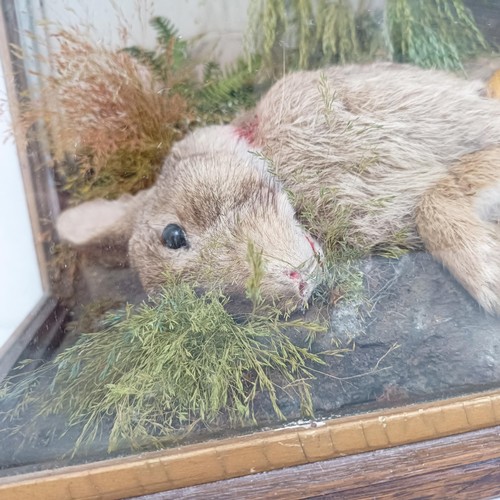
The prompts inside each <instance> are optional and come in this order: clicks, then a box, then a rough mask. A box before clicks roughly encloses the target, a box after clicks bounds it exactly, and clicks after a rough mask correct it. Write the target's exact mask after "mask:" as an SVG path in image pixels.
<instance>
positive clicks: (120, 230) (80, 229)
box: [56, 190, 150, 247]
mask: <svg viewBox="0 0 500 500" xmlns="http://www.w3.org/2000/svg"><path fill="white" fill-rule="evenodd" d="M149 192H150V190H145V191H141V192H139V193H138V194H136V195H135V196H132V195H130V194H126V195H123V196H121V197H120V198H118V199H117V200H113V201H108V200H103V199H97V200H92V201H87V202H85V203H82V204H81V205H78V206H76V207H73V208H70V209H68V210H65V211H64V212H62V213H61V215H60V216H59V218H58V220H57V225H56V226H57V231H58V233H59V237H60V238H61V240H63V241H67V242H69V243H71V244H73V245H75V246H77V247H83V246H89V245H91V246H92V245H99V246H102V245H113V246H116V245H120V246H122V245H126V244H127V243H128V240H129V239H130V236H131V235H132V230H133V227H134V223H135V219H136V216H137V214H138V213H139V212H140V210H141V208H142V206H143V204H144V202H145V200H146V198H147V196H148V195H149Z"/></svg>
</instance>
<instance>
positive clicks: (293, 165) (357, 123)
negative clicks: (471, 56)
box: [66, 64, 500, 313]
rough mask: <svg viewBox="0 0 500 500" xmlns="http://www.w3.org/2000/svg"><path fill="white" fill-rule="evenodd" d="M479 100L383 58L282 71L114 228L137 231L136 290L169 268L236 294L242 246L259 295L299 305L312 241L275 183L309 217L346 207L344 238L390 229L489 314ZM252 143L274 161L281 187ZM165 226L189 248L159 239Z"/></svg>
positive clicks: (494, 266)
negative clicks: (180, 231) (260, 263)
mask: <svg viewBox="0 0 500 500" xmlns="http://www.w3.org/2000/svg"><path fill="white" fill-rule="evenodd" d="M486 94H487V92H486V86H485V84H484V83H482V82H479V81H473V82H467V81H464V80H462V79H460V78H458V77H455V76H452V75H448V74H446V73H443V72H438V71H429V70H422V69H418V68H414V67H409V66H398V65H393V64H375V65H368V66H346V67H335V68H330V69H326V70H323V71H316V72H301V73H295V74H291V75H289V76H287V77H285V78H283V79H282V80H280V81H279V82H277V83H276V84H275V85H274V86H273V87H272V88H271V89H270V91H269V92H268V93H267V95H266V96H264V98H263V99H262V100H261V101H260V103H259V104H258V105H257V107H256V110H255V112H254V113H252V114H251V115H248V116H247V117H245V118H244V119H242V120H240V121H239V122H238V123H237V124H235V125H236V126H227V127H208V128H206V129H200V130H198V131H195V132H194V133H193V134H192V135H191V136H189V137H187V138H186V139H185V140H183V141H181V142H180V143H179V144H178V145H177V146H176V147H175V149H174V151H173V153H172V155H171V156H170V157H169V159H167V162H166V164H165V167H164V169H163V173H162V176H161V178H160V179H159V181H158V182H157V185H156V186H155V187H153V188H152V189H151V190H150V193H149V194H148V196H147V197H146V201H145V203H144V205H143V206H142V209H141V210H140V211H136V210H135V209H134V210H133V211H130V213H129V215H128V217H127V220H126V221H124V223H123V226H127V227H130V226H131V224H133V225H134V227H133V230H132V237H131V239H130V245H129V251H130V257H131V260H132V263H133V264H134V266H136V267H137V268H138V270H139V272H140V274H141V278H142V280H143V283H144V284H145V286H146V287H154V286H156V285H157V284H158V283H159V282H161V279H162V271H163V270H164V269H165V267H167V268H170V269H171V270H173V271H175V272H178V273H180V274H181V275H183V276H185V277H187V278H189V279H191V280H194V281H197V282H207V281H209V282H210V281H212V280H215V281H220V282H222V283H223V284H226V285H227V287H228V289H230V290H233V289H239V290H241V289H242V287H243V286H244V284H245V282H246V280H247V279H248V277H249V275H250V270H249V265H248V262H247V259H248V256H247V249H248V241H252V242H253V243H254V244H255V246H256V248H257V249H258V250H260V251H262V252H263V257H264V262H265V265H266V275H265V279H264V282H263V289H264V291H265V293H266V295H269V296H278V297H279V298H280V299H281V298H283V297H284V298H286V300H288V302H290V300H291V301H292V302H293V301H294V300H295V302H297V301H298V298H299V296H300V300H305V299H306V298H307V297H308V296H309V294H310V291H311V290H312V289H313V288H314V284H315V276H316V275H317V272H318V270H319V266H318V256H319V254H320V249H319V247H318V245H317V244H316V243H314V242H313V241H312V239H311V237H310V236H309V235H308V234H307V233H305V232H304V230H303V229H301V228H300V226H299V224H298V223H297V221H296V220H295V218H294V214H293V209H292V207H291V206H290V204H289V202H288V199H287V196H286V195H285V192H284V190H283V186H284V188H285V189H286V190H287V191H290V192H292V193H293V195H294V198H295V199H301V200H306V201H307V202H308V203H309V205H310V206H313V207H315V210H316V213H317V214H318V215H319V214H324V213H334V210H333V209H334V208H335V207H337V206H340V207H345V208H346V209H348V210H349V213H350V215H351V221H350V222H351V227H352V229H351V232H350V235H349V237H348V238H349V239H350V242H351V243H354V244H359V245H362V246H363V247H367V248H368V247H375V246H380V245H384V244H386V243H388V242H390V241H391V240H392V239H393V238H394V235H396V234H404V235H405V238H404V240H405V241H404V244H405V245H406V246H407V247H409V248H417V247H419V246H421V245H422V243H424V244H425V246H426V248H427V249H428V250H429V251H430V252H431V253H432V254H433V255H434V256H435V257H436V258H437V259H439V260H440V261H441V262H443V264H444V265H445V266H447V267H448V268H449V269H450V271H451V272H452V273H453V274H454V275H455V277H456V278H457V279H458V280H459V281H460V282H461V283H462V284H463V285H464V287H465V288H466V289H467V290H468V291H469V292H470V293H471V295H472V296H473V297H475V298H476V300H477V301H478V302H479V303H480V304H481V305H482V306H483V307H484V308H485V309H486V310H488V311H490V312H495V313H500V239H499V234H500V231H499V229H498V224H497V222H498V217H499V214H500V210H499V208H500V207H499V205H500V203H499V200H500V103H499V102H497V101H493V100H491V99H488V98H487V96H486ZM245 139H250V140H251V142H252V143H251V144H248V143H246V141H245ZM249 150H250V151H252V150H253V151H255V150H259V151H261V153H262V154H263V155H264V156H265V157H266V158H268V159H269V160H270V161H271V163H272V169H273V173H275V174H276V176H277V178H278V179H279V182H278V181H277V180H276V179H273V178H272V176H271V175H270V174H269V173H268V172H267V171H266V165H265V163H264V162H263V161H262V160H260V159H259V158H258V157H256V156H255V155H254V154H252V153H251V152H249ZM280 182H281V183H282V184H283V186H282V185H281V184H280ZM325 192H326V193H328V194H329V196H324V195H325ZM79 208H80V207H77V209H75V210H78V209H79ZM83 211H84V209H81V208H80V213H82V212H83ZM173 222H175V223H179V224H180V225H182V226H183V227H184V229H185V230H186V234H187V236H188V239H189V242H190V247H189V249H185V248H183V249H179V250H169V249H166V248H165V247H163V246H162V245H161V243H160V234H161V231H162V229H163V228H164V227H165V226H166V225H167V224H169V223H173ZM126 232H127V230H125V229H124V234H125V233H126ZM103 234H104V233H103ZM315 236H317V237H318V238H319V239H320V240H321V239H322V237H323V236H324V235H323V234H318V235H315ZM66 237H67V235H66ZM69 239H71V238H69ZM294 270H298V271H299V272H300V275H299V277H298V278H297V275H296V274H293V271H294ZM305 288H306V290H305V291H304V289H305ZM299 292H300V293H299Z"/></svg>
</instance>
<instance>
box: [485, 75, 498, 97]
mask: <svg viewBox="0 0 500 500" xmlns="http://www.w3.org/2000/svg"><path fill="white" fill-rule="evenodd" d="M488 97H492V98H493V99H500V69H497V70H496V71H495V72H494V73H493V74H492V75H491V77H490V79H489V80H488Z"/></svg>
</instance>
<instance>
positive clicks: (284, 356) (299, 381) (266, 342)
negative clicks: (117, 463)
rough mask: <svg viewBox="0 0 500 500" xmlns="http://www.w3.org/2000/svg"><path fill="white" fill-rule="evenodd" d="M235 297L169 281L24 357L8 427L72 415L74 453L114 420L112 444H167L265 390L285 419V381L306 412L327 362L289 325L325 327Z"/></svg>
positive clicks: (233, 417) (3, 394) (14, 381)
mask: <svg viewBox="0 0 500 500" xmlns="http://www.w3.org/2000/svg"><path fill="white" fill-rule="evenodd" d="M257 260H258V257H257ZM256 266H257V267H258V262H256ZM227 301H228V299H227V298H226V297H225V296H223V295H222V294H221V293H219V292H218V291H208V292H206V293H204V294H203V295H198V294H197V293H196V292H195V290H194V288H193V287H191V286H189V285H187V284H183V283H177V282H174V281H173V280H170V281H168V282H167V284H166V285H165V286H164V287H163V288H162V289H161V290H160V292H159V293H158V294H157V295H155V296H154V297H151V298H150V299H149V302H147V303H143V304H141V305H140V306H138V307H137V308H133V307H132V306H127V307H126V308H125V309H123V310H119V311H116V312H112V313H109V314H108V315H107V317H106V319H105V320H104V323H103V326H102V329H101V330H100V331H98V332H95V333H85V334H82V335H81V336H80V338H79V340H78V341H77V342H76V344H75V345H74V346H72V347H70V348H68V349H66V350H65V351H63V352H61V353H60V354H59V355H58V356H57V357H56V358H55V359H54V360H52V361H49V362H47V363H45V364H43V365H42V366H40V367H38V368H35V369H34V371H32V372H30V373H28V374H26V373H24V371H25V370H24V369H25V368H26V367H27V366H29V365H30V364H31V361H30V360H26V361H24V362H23V363H21V364H20V365H19V366H18V368H17V370H21V371H20V373H16V374H14V375H11V376H10V377H8V378H7V379H6V380H5V381H4V382H3V383H2V385H1V386H0V398H1V399H2V400H3V401H4V403H6V404H9V405H10V407H11V408H12V409H10V410H8V411H6V412H4V413H3V414H2V415H1V417H2V419H3V421H4V422H10V425H8V426H7V432H9V429H10V430H11V431H12V429H14V431H16V430H17V432H19V433H21V435H24V436H25V439H27V440H29V439H30V436H33V433H30V431H29V429H27V428H26V426H29V425H30V424H29V423H24V424H23V425H21V427H16V425H18V424H17V421H18V419H19V418H20V417H21V416H22V415H23V413H24V412H26V411H28V410H29V411H30V412H33V414H34V415H35V418H47V417H50V416H52V415H58V414H62V415H65V416H66V418H67V425H68V427H67V429H66V431H67V430H68V429H69V428H71V427H74V426H78V428H80V429H81V432H80V435H79V438H78V439H77V441H76V443H75V445H74V452H76V451H77V450H78V449H79V448H80V447H82V446H85V445H86V444H88V443H90V442H91V441H92V440H94V439H95V438H96V436H98V435H100V433H101V432H102V430H103V425H105V423H106V422H108V423H109V421H110V419H111V432H110V436H109V450H117V449H120V448H121V447H123V446H131V447H132V448H135V449H139V448H142V447H144V446H148V447H151V446H161V445H162V444H165V441H167V440H168V439H171V438H172V437H173V436H174V435H178V434H179V433H182V432H188V431H189V430H190V429H192V428H193V427H195V426H202V425H207V426H208V425H210V424H215V423H217V422H220V421H221V419H223V421H224V422H227V424H225V425H241V424H243V423H253V422H254V408H253V404H254V399H255V397H256V395H257V394H258V393H259V392H261V391H265V392H267V394H268V397H269V399H270V401H271V404H272V408H273V409H274V412H275V413H276V415H277V417H278V418H280V419H284V418H285V417H284V415H283V413H282V411H281V409H280V406H279V402H278V397H279V396H280V393H281V391H282V390H283V391H285V393H289V394H290V395H295V396H297V395H298V396H299V397H300V399H301V401H302V409H303V413H304V415H305V416H312V413H313V408H312V402H311V395H310V389H309V385H308V380H310V379H311V378H313V375H312V373H311V371H310V370H309V368H308V366H310V365H313V366H314V365H322V364H324V361H323V360H322V359H321V358H320V357H319V356H318V355H316V354H313V353H311V352H309V350H308V349H307V348H306V347H299V346H297V345H295V344H294V343H292V341H291V340H290V339H289V337H288V336H287V332H288V333H289V332H290V330H291V329H292V330H294V329H300V330H301V331H302V330H305V331H306V332H308V333H309V334H311V335H313V336H314V334H316V333H317V332H320V331H324V329H325V327H324V326H323V325H320V324H318V323H306V322H305V321H303V320H291V319H286V318H285V319H284V320H280V319H279V315H278V314H277V313H275V312H273V311H271V310H269V311H268V314H261V313H262V311H263V310H262V309H260V312H259V314H251V315H249V316H248V317H246V318H244V319H243V320H242V321H236V320H235V319H234V318H233V317H232V316H231V315H230V314H229V313H228V312H227V311H226V310H225V308H224V306H225V305H226V303H227ZM339 353H341V350H338V351H334V352H332V353H328V354H334V355H339ZM47 380H50V381H51V382H50V385H49V386H48V387H46V386H44V383H45V384H46V383H47ZM276 380H278V382H277V381H276Z"/></svg>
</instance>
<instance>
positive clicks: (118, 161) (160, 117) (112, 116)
mask: <svg viewBox="0 0 500 500" xmlns="http://www.w3.org/2000/svg"><path fill="white" fill-rule="evenodd" d="M53 36H54V38H55V40H56V42H57V47H58V48H57V50H56V51H55V52H54V53H53V54H52V55H53V57H52V58H51V63H52V68H53V72H52V74H51V75H48V76H47V75H39V77H40V78H39V79H40V81H41V88H40V91H39V98H37V99H35V100H30V101H26V102H25V103H24V104H23V108H22V119H23V122H24V124H25V127H26V128H28V127H29V126H30V125H31V124H32V123H33V122H35V121H38V120H41V121H43V122H44V123H45V124H47V125H48V127H49V130H50V133H51V138H52V145H53V155H54V158H55V160H56V161H57V162H58V163H59V164H60V165H61V164H62V165H64V164H65V162H66V160H67V157H68V154H69V155H72V156H74V158H75V159H76V164H77V166H78V168H77V172H76V176H75V172H73V173H71V170H69V171H67V170H66V171H65V170H64V168H63V169H62V172H60V174H61V176H62V178H63V187H65V188H66V190H70V189H72V188H75V186H76V187H78V190H79V191H78V195H79V197H80V198H91V197H95V196H98V195H101V194H102V187H103V186H105V187H106V189H107V190H108V191H107V192H106V193H105V194H107V196H108V197H114V196H117V195H118V194H121V193H122V192H123V189H124V184H125V185H126V191H128V192H135V191H137V190H139V189H142V188H144V187H146V186H147V185H150V184H152V183H153V182H154V180H155V174H156V172H157V171H158V169H159V166H160V164H161V161H162V159H163V157H164V156H165V155H166V153H167V152H168V151H169V149H170V147H171V144H172V142H173V141H174V140H175V139H178V138H179V137H180V136H181V135H182V133H183V131H184V129H185V124H186V122H187V121H188V117H189V110H188V104H187V102H186V100H185V99H184V97H182V96H181V95H179V94H175V93H173V92H171V89H170V88H167V87H165V86H164V84H163V83H160V82H159V81H158V80H157V79H156V78H155V77H154V75H153V74H152V72H151V71H150V69H149V68H147V67H146V66H144V65H142V64H140V63H139V62H138V61H137V60H135V59H134V58H133V57H132V56H131V55H130V54H128V53H125V52H122V51H113V50H111V49H109V48H107V47H104V46H102V45H100V44H99V43H97V42H93V41H90V39H89V38H88V37H87V35H86V33H84V32H83V31H79V30H78V29H76V28H75V29H64V30H60V31H58V32H57V33H55V34H54V35H53ZM130 160H132V161H130ZM120 165H123V169H120V168H119V167H120ZM120 170H121V171H120ZM75 177H76V179H77V181H75ZM114 183H116V186H114ZM95 185H97V186H99V187H100V188H101V192H99V193H98V194H97V193H95V192H94V191H93V189H92V188H93V187H94V186H95Z"/></svg>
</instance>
